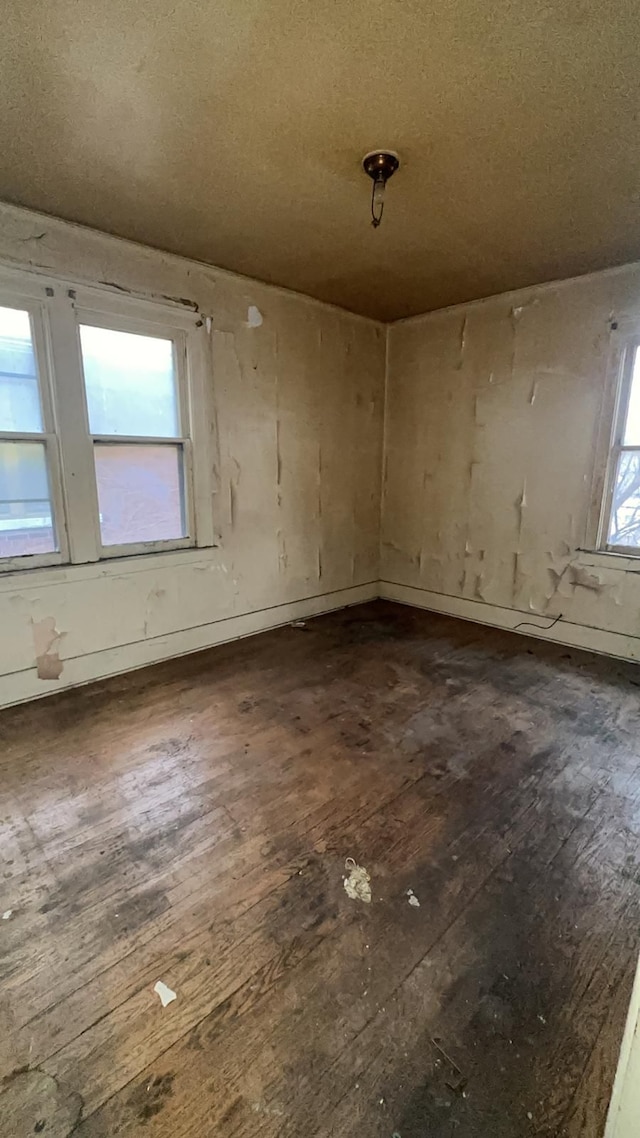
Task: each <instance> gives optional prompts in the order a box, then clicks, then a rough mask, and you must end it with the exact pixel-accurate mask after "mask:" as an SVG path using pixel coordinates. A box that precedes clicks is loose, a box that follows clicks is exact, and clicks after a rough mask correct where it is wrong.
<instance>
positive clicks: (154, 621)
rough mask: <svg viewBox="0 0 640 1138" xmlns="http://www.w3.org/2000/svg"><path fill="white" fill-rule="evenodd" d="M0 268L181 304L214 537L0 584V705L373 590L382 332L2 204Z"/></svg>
mask: <svg viewBox="0 0 640 1138" xmlns="http://www.w3.org/2000/svg"><path fill="white" fill-rule="evenodd" d="M0 260H1V261H2V262H4V263H9V264H12V263H13V264H16V265H20V266H23V267H26V268H35V269H38V270H40V271H45V272H49V273H51V274H53V275H59V276H62V277H69V278H71V279H73V280H77V281H79V282H87V283H91V284H95V283H97V282H101V283H107V284H108V285H109V286H110V287H117V289H118V290H119V291H120V292H121V291H123V290H124V291H133V292H134V293H135V294H136V295H141V296H144V297H146V298H149V297H165V298H166V297H172V298H182V299H184V300H187V301H189V302H190V303H193V304H195V305H197V306H198V308H199V309H200V311H201V313H202V315H203V317H205V318H207V327H208V328H209V331H210V345H211V361H210V368H211V370H210V382H211V384H212V387H213V393H214V405H215V423H214V424H213V434H214V436H215V438H214V444H215V445H214V453H215V462H214V471H213V486H214V493H213V497H212V501H211V510H212V512H213V518H214V525H215V529H216V539H217V547H216V548H214V549H208V550H190V551H188V552H185V551H182V552H179V553H167V554H156V555H152V556H147V557H146V558H124V559H120V560H119V561H117V562H109V563H107V562H102V563H100V564H98V565H93V566H91V565H84V566H70V567H68V568H65V569H60V568H55V569H41V570H32V571H30V572H29V571H27V572H21V573H17V574H12V575H10V576H5V577H4V578H0V618H1V621H2V629H3V635H2V637H1V638H0V703H10V702H13V701H14V700H17V699H23V698H28V697H29V696H31V695H37V694H45V693H46V692H48V691H53V690H59V688H60V687H64V686H65V685H67V684H72V683H79V682H82V681H83V680H87V679H92V678H95V677H96V676H101V675H106V674H109V673H110V672H116V671H125V670H126V669H127V668H129V667H133V666H136V665H137V664H142V663H148V662H151V661H153V660H157V659H162V658H163V657H165V656H170V655H176V654H179V653H180V652H184V651H191V650H193V649H195V648H200V647H205V646H206V645H207V644H209V643H215V642H216V641H217V640H219V639H230V638H232V637H233V636H236V635H243V634H245V633H246V632H251V631H255V630H257V629H258V628H261V627H267V626H269V625H273V624H278V623H281V622H282V621H284V620H287V619H291V618H295V617H299V616H304V615H306V614H310V613H311V612H314V611H321V610H323V609H327V608H331V607H337V606H339V605H341V604H345V603H350V602H351V601H353V602H355V601H358V600H361V599H365V598H366V597H370V596H375V595H376V594H377V580H378V557H379V508H380V472H381V447H382V413H383V394H384V367H385V329H384V327H382V326H381V325H379V324H376V323H375V322H373V321H369V320H366V319H363V318H361V317H357V316H353V315H351V314H349V313H346V312H342V311H340V310H339V309H334V308H331V307H330V306H328V305H323V304H320V303H318V302H316V301H312V300H310V299H308V298H306V297H301V296H298V295H296V294H295V293H287V292H285V291H284V290H279V289H276V288H272V287H270V286H267V285H261V284H258V283H254V282H252V281H249V280H245V279H243V278H241V277H236V276H234V275H232V274H228V273H224V272H220V271H217V270H215V269H213V268H208V267H206V266H203V265H199V264H197V263H193V262H189V261H185V260H183V259H181V258H178V257H174V256H170V255H165V254H162V253H159V252H157V251H154V250H151V249H145V248H143V247H138V246H135V245H132V244H130V243H127V242H123V241H119V240H117V239H115V238H111V237H108V236H105V235H103V234H99V233H96V232H92V231H91V230H86V229H81V228H79V227H76V226H72V225H68V224H67V223H65V222H61V221H58V220H56V219H52V218H43V217H42V216H38V215H35V214H31V213H28V212H26V211H23V210H20V209H17V208H15V207H11V206H6V205H5V206H0ZM251 614H260V615H259V616H257V617H255V618H253V619H252V617H251Z"/></svg>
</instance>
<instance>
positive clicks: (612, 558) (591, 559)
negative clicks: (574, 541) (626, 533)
mask: <svg viewBox="0 0 640 1138" xmlns="http://www.w3.org/2000/svg"><path fill="white" fill-rule="evenodd" d="M576 560H577V561H579V563H580V565H585V566H587V567H588V568H591V569H610V570H611V569H612V570H613V571H614V572H618V573H629V572H631V573H639V572H640V552H639V553H638V555H637V557H634V556H633V555H632V554H629V553H613V552H612V551H611V550H609V549H579V550H578V555H577V558H576Z"/></svg>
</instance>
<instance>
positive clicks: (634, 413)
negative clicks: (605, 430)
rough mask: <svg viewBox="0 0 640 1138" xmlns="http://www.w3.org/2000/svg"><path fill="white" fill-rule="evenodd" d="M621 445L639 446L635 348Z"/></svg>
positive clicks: (638, 356)
mask: <svg viewBox="0 0 640 1138" xmlns="http://www.w3.org/2000/svg"><path fill="white" fill-rule="evenodd" d="M623 443H624V446H626V447H633V446H640V352H639V351H638V349H637V348H636V350H635V355H634V357H633V374H632V376H631V391H630V392H629V406H628V408H627V421H626V423H625V428H624V439H623Z"/></svg>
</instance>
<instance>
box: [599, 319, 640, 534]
mask: <svg viewBox="0 0 640 1138" xmlns="http://www.w3.org/2000/svg"><path fill="white" fill-rule="evenodd" d="M621 359H622V367H621V371H620V381H619V387H618V392H617V406H616V409H615V414H614V428H613V438H612V445H611V450H610V454H609V463H608V473H607V491H606V493H605V506H604V511H603V519H602V538H601V543H600V544H601V547H602V548H604V549H607V550H609V551H611V552H615V553H626V554H631V555H635V556H640V337H633V338H630V339H628V340H627V341H626V343H625V345H624V349H623V352H622V357H621Z"/></svg>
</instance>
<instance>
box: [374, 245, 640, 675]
mask: <svg viewBox="0 0 640 1138" xmlns="http://www.w3.org/2000/svg"><path fill="white" fill-rule="evenodd" d="M638 317H640V266H637V265H635V266H634V265H631V266H627V267H625V268H623V269H620V270H614V271H609V272H605V273H601V274H595V275H593V276H591V277H584V278H582V279H577V280H575V281H565V282H562V283H560V284H559V285H549V286H543V287H538V288H531V289H528V290H524V291H522V292H519V293H517V294H510V295H504V296H498V297H493V298H490V299H488V300H486V301H482V302H477V303H474V304H469V305H466V306H461V307H457V308H453V309H448V310H443V311H441V312H435V313H431V314H429V315H426V316H424V317H419V318H416V319H414V320H409V321H405V322H401V323H398V324H395V325H393V326H392V327H391V328H390V329H389V333H388V335H389V344H388V374H387V402H386V424H385V456H384V484H383V507H382V535H381V578H382V585H381V591H382V593H383V595H387V596H392V597H394V598H396V599H403V600H407V601H409V602H411V603H415V604H422V605H424V607H426V608H434V607H437V608H438V609H440V610H441V611H449V612H452V613H455V614H456V615H461V616H467V617H469V618H471V619H476V620H480V621H483V620H484V621H487V622H488V623H492V624H501V625H503V626H505V627H513V626H514V625H515V624H516V623H517V622H520V621H531V622H532V623H533V624H534V626H536V625H537V626H539V627H540V629H544V628H545V626H547V627H548V626H549V625H550V624H551V621H552V620H553V619H554V618H555V617H557V616H558V615H559V614H560V613H562V618H561V620H560V621H559V622H558V624H557V625H556V626H554V630H553V634H552V633H551V632H549V635H550V636H552V638H553V639H558V640H561V641H564V642H566V643H577V644H584V645H585V646H589V647H592V648H596V649H600V650H602V651H611V652H615V653H617V654H623V655H631V656H640V574H639V572H638V568H637V563H634V562H633V561H631V562H629V561H628V560H627V559H616V558H611V557H607V556H605V555H603V554H596V555H595V556H591V555H590V554H587V553H584V552H581V550H583V549H584V548H585V546H586V544H587V542H588V539H589V533H588V525H587V523H588V517H589V510H590V504H591V498H592V477H593V473H594V463H595V461H596V458H595V456H596V440H597V437H598V430H599V425H600V422H601V419H602V417H603V410H602V408H603V399H604V395H605V388H606V386H607V372H608V360H609V353H610V337H611V324H612V322H613V321H625V320H628V319H630V318H635V319H636V320H638ZM523 631H525V632H529V633H531V632H534V631H535V628H534V629H532V628H530V627H528V626H527V627H526V628H524V629H523ZM616 637H619V638H623V639H619V640H617V639H615V638H616Z"/></svg>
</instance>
